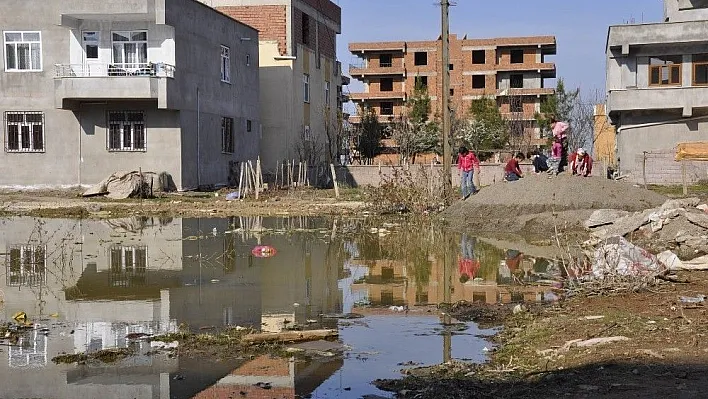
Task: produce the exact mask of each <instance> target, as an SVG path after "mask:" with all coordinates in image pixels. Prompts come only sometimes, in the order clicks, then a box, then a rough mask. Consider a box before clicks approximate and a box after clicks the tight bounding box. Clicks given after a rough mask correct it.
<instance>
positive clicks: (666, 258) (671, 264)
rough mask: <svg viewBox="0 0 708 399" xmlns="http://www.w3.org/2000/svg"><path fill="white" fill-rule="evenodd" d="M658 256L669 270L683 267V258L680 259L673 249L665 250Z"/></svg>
mask: <svg viewBox="0 0 708 399" xmlns="http://www.w3.org/2000/svg"><path fill="white" fill-rule="evenodd" d="M656 257H657V259H659V262H660V263H662V264H663V265H664V266H666V268H667V269H669V270H682V269H683V262H681V259H679V257H678V256H676V254H675V253H673V252H671V251H664V252H662V253H660V254H658V255H656Z"/></svg>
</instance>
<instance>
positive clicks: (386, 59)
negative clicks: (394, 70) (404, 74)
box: [379, 54, 393, 68]
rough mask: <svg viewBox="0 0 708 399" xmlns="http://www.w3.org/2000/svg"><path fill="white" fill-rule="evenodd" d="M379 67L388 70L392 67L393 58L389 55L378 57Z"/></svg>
mask: <svg viewBox="0 0 708 399" xmlns="http://www.w3.org/2000/svg"><path fill="white" fill-rule="evenodd" d="M379 66H380V67H381V68H390V67H392V66H393V56H392V55H391V54H381V55H379Z"/></svg>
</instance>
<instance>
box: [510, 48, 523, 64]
mask: <svg viewBox="0 0 708 399" xmlns="http://www.w3.org/2000/svg"><path fill="white" fill-rule="evenodd" d="M510 58H511V63H512V64H523V63H524V50H511V51H510Z"/></svg>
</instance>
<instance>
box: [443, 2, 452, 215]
mask: <svg viewBox="0 0 708 399" xmlns="http://www.w3.org/2000/svg"><path fill="white" fill-rule="evenodd" d="M440 5H441V6H442V7H441V9H442V35H441V38H442V69H441V70H442V93H440V98H441V104H442V111H443V112H442V140H443V195H444V196H445V203H446V205H447V203H448V202H449V201H450V199H451V198H452V175H451V172H450V169H451V168H452V150H451V148H450V19H449V12H450V0H441V2H440Z"/></svg>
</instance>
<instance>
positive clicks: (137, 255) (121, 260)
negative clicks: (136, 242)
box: [108, 245, 148, 287]
mask: <svg viewBox="0 0 708 399" xmlns="http://www.w3.org/2000/svg"><path fill="white" fill-rule="evenodd" d="M108 256H109V262H110V266H111V269H110V272H109V274H108V282H109V284H110V286H111V287H131V286H135V285H140V286H142V285H145V284H146V283H147V264H148V257H147V247H145V246H121V245H114V246H112V247H111V248H110V250H109V255H108Z"/></svg>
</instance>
